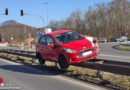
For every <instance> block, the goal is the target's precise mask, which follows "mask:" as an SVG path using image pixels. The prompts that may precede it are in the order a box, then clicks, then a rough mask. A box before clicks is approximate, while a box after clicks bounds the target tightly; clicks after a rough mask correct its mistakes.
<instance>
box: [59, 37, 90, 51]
mask: <svg viewBox="0 0 130 90" xmlns="http://www.w3.org/2000/svg"><path fill="white" fill-rule="evenodd" d="M61 46H62V47H64V48H70V49H74V50H77V49H82V48H83V47H85V48H87V47H91V46H92V44H91V42H90V41H89V40H88V39H86V38H85V39H82V40H77V41H73V42H69V43H66V44H61Z"/></svg>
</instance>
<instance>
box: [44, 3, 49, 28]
mask: <svg viewBox="0 0 130 90" xmlns="http://www.w3.org/2000/svg"><path fill="white" fill-rule="evenodd" d="M44 4H45V5H46V8H47V26H48V2H44Z"/></svg>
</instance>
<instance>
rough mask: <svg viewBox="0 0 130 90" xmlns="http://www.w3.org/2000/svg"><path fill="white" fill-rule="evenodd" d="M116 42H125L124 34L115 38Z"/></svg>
mask: <svg viewBox="0 0 130 90" xmlns="http://www.w3.org/2000/svg"><path fill="white" fill-rule="evenodd" d="M116 41H117V42H125V41H127V37H126V36H121V37H120V38H117V39H116Z"/></svg>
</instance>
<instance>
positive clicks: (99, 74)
mask: <svg viewBox="0 0 130 90" xmlns="http://www.w3.org/2000/svg"><path fill="white" fill-rule="evenodd" d="M97 77H100V78H102V74H101V70H100V69H97Z"/></svg>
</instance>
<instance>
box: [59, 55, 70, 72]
mask: <svg viewBox="0 0 130 90" xmlns="http://www.w3.org/2000/svg"><path fill="white" fill-rule="evenodd" d="M58 63H59V65H60V68H61V69H63V70H65V69H67V68H68V67H69V64H68V63H67V61H66V58H65V56H63V55H60V56H59V60H58Z"/></svg>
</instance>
